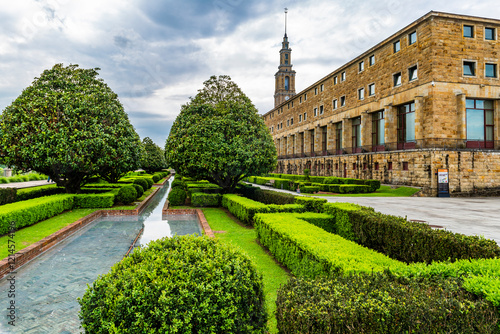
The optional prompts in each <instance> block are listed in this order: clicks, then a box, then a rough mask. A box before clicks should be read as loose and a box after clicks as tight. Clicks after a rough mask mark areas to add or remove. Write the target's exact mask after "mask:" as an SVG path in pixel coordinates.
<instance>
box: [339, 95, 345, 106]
mask: <svg viewBox="0 0 500 334" xmlns="http://www.w3.org/2000/svg"><path fill="white" fill-rule="evenodd" d="M340 106H341V107H344V106H345V96H342V97H341V98H340Z"/></svg>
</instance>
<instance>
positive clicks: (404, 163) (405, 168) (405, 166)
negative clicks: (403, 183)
mask: <svg viewBox="0 0 500 334" xmlns="http://www.w3.org/2000/svg"><path fill="white" fill-rule="evenodd" d="M403 170H408V161H403Z"/></svg>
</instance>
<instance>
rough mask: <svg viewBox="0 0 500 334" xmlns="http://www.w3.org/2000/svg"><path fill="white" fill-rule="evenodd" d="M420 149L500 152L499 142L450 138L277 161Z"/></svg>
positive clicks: (342, 150)
mask: <svg viewBox="0 0 500 334" xmlns="http://www.w3.org/2000/svg"><path fill="white" fill-rule="evenodd" d="M420 149H448V150H464V151H471V150H472V151H475V150H493V151H500V140H495V141H484V140H483V141H479V140H466V139H450V138H425V139H417V140H414V141H411V142H406V143H398V142H392V143H385V144H382V145H366V146H359V147H344V148H342V149H330V150H326V151H325V150H322V151H314V152H304V153H295V154H288V155H280V156H278V159H294V158H308V157H325V156H335V155H343V154H355V153H369V152H384V151H385V152H387V151H400V150H420Z"/></svg>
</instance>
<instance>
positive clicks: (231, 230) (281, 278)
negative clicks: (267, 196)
mask: <svg viewBox="0 0 500 334" xmlns="http://www.w3.org/2000/svg"><path fill="white" fill-rule="evenodd" d="M203 213H204V214H205V217H206V219H207V222H208V224H209V225H210V227H211V228H212V230H213V231H225V233H216V234H215V235H216V237H217V238H218V239H220V240H222V241H223V242H228V243H232V244H233V245H236V246H238V247H239V248H241V249H242V250H243V251H244V252H245V253H246V254H247V255H248V256H250V258H252V260H253V261H254V263H255V265H256V266H257V270H258V271H259V272H260V273H261V274H262V277H263V281H264V294H265V297H266V304H267V310H268V315H269V320H268V327H269V332H270V333H276V332H277V327H276V317H275V316H274V311H275V310H276V292H277V290H278V288H279V287H280V285H281V284H284V283H286V281H287V280H288V274H287V272H286V271H285V270H284V269H283V268H281V267H280V266H279V265H278V264H277V263H276V262H275V261H274V259H273V257H272V256H271V255H268V254H267V253H266V252H265V251H264V249H263V248H262V247H261V246H260V245H259V244H257V242H256V240H257V239H256V237H257V236H256V234H255V230H254V229H253V228H247V227H243V226H241V225H238V224H237V223H236V222H235V221H233V220H232V219H231V218H229V216H228V215H227V214H226V213H225V212H224V210H222V209H221V208H205V209H203Z"/></svg>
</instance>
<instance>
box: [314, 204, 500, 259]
mask: <svg viewBox="0 0 500 334" xmlns="http://www.w3.org/2000/svg"><path fill="white" fill-rule="evenodd" d="M331 207H332V204H331V203H329V204H326V205H325V206H324V209H323V210H324V212H328V213H332V214H333V212H332V211H331V209H330V208H331ZM335 210H336V212H340V211H343V212H344V213H345V214H346V215H347V216H348V217H349V221H350V228H352V233H353V235H354V236H353V238H354V240H356V241H357V242H358V243H359V244H360V245H363V246H365V247H368V248H371V249H374V250H376V251H379V252H381V253H383V254H386V255H388V256H389V257H391V258H393V259H397V260H400V261H404V262H406V263H412V262H426V263H431V262H432V261H446V260H448V259H449V260H451V261H456V260H458V259H478V258H494V257H500V247H499V246H498V245H497V243H496V242H495V241H494V240H488V239H485V238H483V237H479V236H466V235H463V234H459V233H453V232H451V231H445V230H434V229H432V228H431V227H429V226H428V225H427V224H422V223H417V222H410V221H407V220H406V219H404V218H401V217H395V216H390V215H385V214H382V213H379V212H375V211H373V209H368V208H365V207H359V209H358V210H350V209H347V210H344V209H342V208H339V207H337V208H336V209H335ZM343 224H346V223H343ZM347 225H348V224H347ZM347 225H346V226H347Z"/></svg>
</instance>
